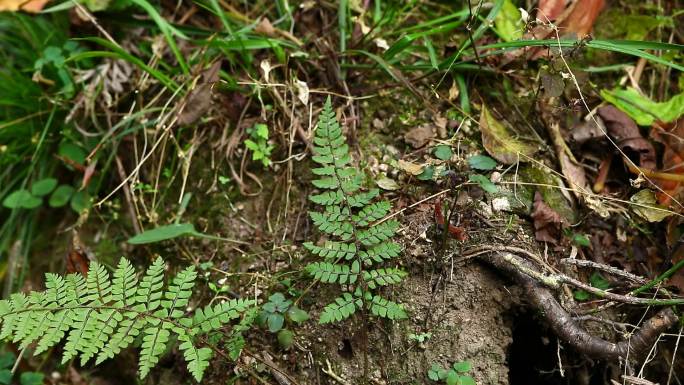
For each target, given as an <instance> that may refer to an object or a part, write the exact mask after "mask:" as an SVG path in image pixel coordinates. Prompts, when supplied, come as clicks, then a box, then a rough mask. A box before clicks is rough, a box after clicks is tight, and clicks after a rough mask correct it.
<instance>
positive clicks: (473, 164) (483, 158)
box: [468, 155, 496, 171]
mask: <svg viewBox="0 0 684 385" xmlns="http://www.w3.org/2000/svg"><path fill="white" fill-rule="evenodd" d="M468 165H469V166H470V168H472V169H475V170H484V171H489V170H493V169H494V168H495V167H496V161H495V160H494V159H492V158H490V157H488V156H487V155H475V156H471V157H470V158H468Z"/></svg>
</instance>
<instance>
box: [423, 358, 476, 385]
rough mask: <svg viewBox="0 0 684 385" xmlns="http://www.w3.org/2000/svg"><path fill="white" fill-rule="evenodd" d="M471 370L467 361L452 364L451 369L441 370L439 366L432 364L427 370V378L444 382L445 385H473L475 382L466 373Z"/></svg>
mask: <svg viewBox="0 0 684 385" xmlns="http://www.w3.org/2000/svg"><path fill="white" fill-rule="evenodd" d="M470 370H472V365H471V364H470V362H468V361H460V362H454V364H453V365H451V367H447V368H443V367H442V366H441V365H438V364H432V367H431V368H430V370H428V378H429V379H431V380H432V381H437V382H441V381H444V383H446V384H447V385H475V380H473V378H472V377H471V376H469V375H467V374H466V373H468V372H469V371H470Z"/></svg>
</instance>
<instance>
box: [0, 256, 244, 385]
mask: <svg viewBox="0 0 684 385" xmlns="http://www.w3.org/2000/svg"><path fill="white" fill-rule="evenodd" d="M196 276H197V273H196V272H195V267H194V266H190V267H188V268H186V269H184V270H183V271H181V272H179V273H178V274H177V275H176V276H175V277H174V278H173V280H172V281H171V282H170V283H169V285H168V287H167V288H166V290H162V287H163V286H164V261H163V260H162V259H161V258H157V260H156V261H154V263H153V264H152V265H151V266H150V267H149V268H148V269H147V271H146V272H145V274H144V275H143V277H142V279H141V280H140V281H138V279H137V277H136V273H135V269H134V268H133V266H132V265H131V263H130V262H129V261H128V260H127V259H125V258H122V259H121V260H120V262H119V264H118V267H117V269H116V271H115V272H114V277H113V279H112V280H110V277H109V273H108V272H107V270H106V269H105V267H104V266H103V265H101V264H99V263H97V262H93V263H92V264H91V265H90V269H89V271H88V275H87V278H86V277H83V275H81V274H69V275H67V276H66V277H61V276H59V275H57V274H47V275H46V281H45V287H46V289H45V291H34V292H31V293H30V294H28V295H25V294H23V293H16V294H13V295H12V296H11V297H10V299H9V300H2V301H0V322H2V327H1V328H0V339H3V340H4V339H11V340H12V341H13V342H15V343H19V346H20V348H22V349H23V348H25V347H28V346H29V345H31V344H33V343H36V349H35V354H40V353H42V352H45V351H46V350H48V349H49V348H50V347H52V346H54V345H55V344H57V343H58V342H60V341H61V340H63V339H64V337H65V336H66V342H65V344H64V353H63V356H62V363H65V362H67V361H69V360H70V359H72V358H74V357H76V356H77V355H80V358H81V360H80V361H81V365H83V364H85V363H87V362H88V361H89V360H90V359H92V358H95V363H96V364H99V363H101V362H102V361H104V360H106V359H108V358H112V357H114V356H115V355H117V354H118V353H119V352H120V351H121V350H122V349H124V348H126V347H127V346H128V345H130V344H131V343H132V342H133V341H134V340H135V339H136V338H137V337H138V336H140V337H141V341H142V343H141V352H140V364H139V368H140V371H139V374H140V377H141V378H144V377H145V376H146V375H147V374H148V373H149V371H150V369H151V368H152V367H154V366H155V365H156V364H157V362H158V361H159V357H160V356H161V355H162V353H164V351H165V350H166V346H167V344H168V342H169V340H170V338H171V336H172V334H175V336H176V338H177V340H178V341H179V342H180V350H181V351H182V352H183V356H184V357H185V360H186V361H187V366H188V370H189V371H190V373H191V374H192V375H193V377H194V378H195V379H196V380H197V381H200V380H201V379H202V375H203V374H204V370H205V369H206V368H207V366H209V359H210V358H211V356H212V350H211V349H210V348H208V347H198V342H199V341H198V339H199V337H200V336H201V335H202V334H206V333H208V332H210V331H213V330H216V329H219V328H220V327H222V326H223V325H225V324H227V323H228V322H230V321H231V320H233V319H236V318H239V317H240V315H241V314H242V313H244V312H245V311H247V310H248V309H249V308H250V307H252V306H253V305H254V301H253V300H243V299H234V300H231V301H226V302H223V303H219V304H217V305H213V306H211V305H210V306H206V307H204V308H198V309H196V310H195V312H194V315H191V316H188V315H186V308H187V307H188V303H189V300H190V295H191V294H192V288H193V286H194V285H195V278H196Z"/></svg>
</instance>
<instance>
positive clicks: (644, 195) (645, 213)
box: [629, 189, 672, 222]
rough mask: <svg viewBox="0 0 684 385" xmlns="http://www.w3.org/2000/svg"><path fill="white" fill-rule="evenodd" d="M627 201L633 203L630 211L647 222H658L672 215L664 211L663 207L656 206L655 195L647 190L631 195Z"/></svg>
mask: <svg viewBox="0 0 684 385" xmlns="http://www.w3.org/2000/svg"><path fill="white" fill-rule="evenodd" d="M629 201H630V202H632V203H635V205H632V210H634V212H635V213H637V214H639V216H640V217H642V218H644V219H645V220H647V221H649V222H660V221H662V220H663V219H665V218H667V217H669V216H670V215H672V213H671V212H669V211H666V210H665V209H666V208H665V207H660V206H658V204H657V203H656V196H655V193H654V192H653V191H651V190H648V189H644V190H641V191H639V192H638V193H636V194H634V195H632V197H631V198H629Z"/></svg>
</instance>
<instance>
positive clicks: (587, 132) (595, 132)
mask: <svg viewBox="0 0 684 385" xmlns="http://www.w3.org/2000/svg"><path fill="white" fill-rule="evenodd" d="M596 121H597V122H598V123H599V125H598V126H597V125H596V123H594V121H593V119H592V120H589V121H586V120H583V121H582V122H581V123H579V124H577V125H575V126H574V127H573V128H572V130H570V139H571V140H572V141H573V142H575V143H577V144H582V143H585V142H587V141H590V140H592V139H595V138H601V137H603V133H604V132H607V131H606V126H605V125H604V124H603V120H602V119H596Z"/></svg>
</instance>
